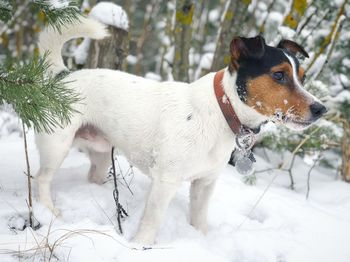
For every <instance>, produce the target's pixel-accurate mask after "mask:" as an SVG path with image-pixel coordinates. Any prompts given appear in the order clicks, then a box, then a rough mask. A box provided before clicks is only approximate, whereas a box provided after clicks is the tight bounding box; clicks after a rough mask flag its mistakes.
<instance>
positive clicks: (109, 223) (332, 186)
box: [0, 132, 350, 262]
mask: <svg viewBox="0 0 350 262" xmlns="http://www.w3.org/2000/svg"><path fill="white" fill-rule="evenodd" d="M28 140H29V154H30V161H31V168H32V173H35V171H36V170H37V169H38V162H39V161H38V154H37V151H36V149H35V145H34V137H33V133H32V132H30V133H29V134H28ZM257 153H258V154H259V155H261V154H260V153H261V152H260V153H259V150H258V152H257ZM258 154H257V155H256V158H257V163H256V168H257V170H262V169H265V168H269V167H272V166H277V165H278V164H279V163H280V162H281V161H283V159H288V158H289V157H290V154H288V153H284V154H278V153H272V152H270V151H268V152H267V156H268V157H269V159H270V160H269V161H266V160H264V159H263V158H261V157H260V156H259V155H258ZM119 160H120V163H121V166H122V167H123V169H124V171H125V169H128V167H129V166H128V164H127V162H126V161H125V159H123V158H122V157H119ZM0 166H1V176H0V199H1V201H0V222H1V223H0V254H1V261H8V262H12V261H18V260H19V257H18V254H19V251H20V255H21V257H22V259H20V260H30V261H40V259H42V260H44V259H43V257H44V256H45V257H46V258H47V257H48V256H49V253H50V252H49V250H48V248H47V245H46V247H45V244H46V243H48V244H49V245H51V246H52V245H53V244H54V243H55V248H54V255H55V257H57V258H58V259H60V261H68V260H69V261H85V262H89V261H93V262H98V261H120V262H123V261H128V262H134V261H143V262H145V261H176V262H178V261H240V262H241V261H298V262H303V261H305V262H309V261H318V262H322V261H324V262H328V261H337V262H348V261H349V259H350V249H349V248H348V243H349V241H350V190H349V185H348V184H346V183H344V182H342V181H340V180H338V179H337V178H336V177H335V175H334V174H333V173H331V172H330V171H329V170H326V169H321V168H315V169H314V171H313V172H312V174H311V191H310V197H309V199H308V200H306V199H305V194H306V179H307V175H306V174H307V171H308V169H309V168H310V166H308V165H306V164H305V163H304V162H303V161H302V160H301V159H300V158H297V159H296V161H295V169H293V173H294V179H295V191H292V190H290V189H288V188H287V187H288V185H289V179H288V175H287V174H286V173H281V172H277V173H276V172H272V171H271V172H267V173H266V172H265V173H258V174H257V184H256V185H254V186H248V185H246V184H244V183H243V182H242V180H243V177H242V176H241V175H239V174H238V173H237V172H236V171H235V169H234V168H233V167H232V166H227V167H226V168H225V170H224V171H223V172H222V174H221V177H220V178H219V180H218V183H217V187H216V189H215V192H214V195H213V199H212V201H211V203H210V211H209V232H208V234H207V235H206V236H205V235H202V234H201V233H200V232H198V231H196V230H195V229H194V228H193V227H192V226H190V225H189V223H188V212H189V210H188V194H189V193H188V189H189V185H188V184H187V183H185V184H184V185H183V187H182V188H181V189H180V191H179V193H178V194H177V195H176V197H175V199H174V200H173V201H172V203H171V204H170V207H169V209H168V211H167V214H166V217H165V221H164V223H163V225H162V227H161V228H160V230H159V234H158V237H157V244H156V245H155V246H153V248H152V249H147V250H143V249H140V247H139V246H137V245H134V244H133V243H131V242H129V239H130V238H131V237H132V236H133V235H134V233H135V231H136V229H137V226H138V223H139V221H140V218H141V215H142V210H143V208H144V205H145V197H146V195H147V189H148V187H149V185H150V181H149V179H148V178H147V177H145V176H143V175H142V174H141V173H140V172H139V171H138V170H135V176H134V177H133V179H131V178H127V179H128V181H131V185H130V186H131V190H132V191H133V193H134V195H131V193H130V192H129V191H128V190H127V189H126V187H124V186H122V184H120V187H119V189H120V197H121V203H122V204H123V206H124V207H125V209H126V210H127V212H128V213H129V217H127V218H126V219H124V221H123V229H124V232H125V235H124V236H121V235H119V234H118V233H117V232H116V230H115V226H116V217H115V216H114V215H115V206H114V203H113V198H112V190H113V183H112V181H108V182H106V183H105V184H104V185H102V186H98V185H95V184H89V183H88V182H87V178H86V173H87V171H88V161H87V158H86V157H85V156H84V155H83V154H81V153H79V152H78V151H77V150H72V151H71V152H70V154H69V156H68V157H67V159H66V160H65V161H64V163H63V165H62V167H61V169H60V170H59V172H58V174H57V175H56V177H55V178H54V182H53V196H54V199H55V202H56V206H57V207H58V208H60V209H61V211H62V217H59V218H54V217H53V216H52V215H51V213H50V212H48V211H47V210H46V209H45V208H44V207H43V206H41V205H40V204H39V203H38V202H37V200H36V199H35V201H34V213H35V216H36V218H37V219H38V220H39V222H40V223H41V225H42V226H41V228H40V229H38V230H36V231H33V230H31V229H29V228H27V229H25V230H24V231H19V230H16V229H12V230H10V229H9V228H8V225H9V224H11V225H14V227H17V228H20V227H21V226H22V225H23V224H25V223H26V221H25V218H26V212H27V207H26V202H25V200H26V198H27V186H26V178H25V176H24V175H23V171H24V170H25V162H24V153H23V142H22V140H21V138H20V137H18V136H16V135H10V136H7V135H6V136H5V135H4V136H2V138H1V139H0ZM272 180H273V183H272V185H271V186H270V188H269V189H268V190H267V191H266V193H265V194H264V191H265V190H266V188H267V187H268V185H269V184H270V182H271V181H272ZM34 192H35V193H36V187H35V186H34ZM262 194H264V197H263V198H262V200H261V201H260V202H259V203H258V205H257V206H256V208H254V209H252V207H253V206H254V205H255V204H256V203H257V200H258V199H259V198H260V197H261V196H262ZM14 217H15V218H14ZM39 247H40V248H41V249H40V250H39ZM11 251H12V252H11ZM16 254H17V255H16ZM54 261H55V260H54Z"/></svg>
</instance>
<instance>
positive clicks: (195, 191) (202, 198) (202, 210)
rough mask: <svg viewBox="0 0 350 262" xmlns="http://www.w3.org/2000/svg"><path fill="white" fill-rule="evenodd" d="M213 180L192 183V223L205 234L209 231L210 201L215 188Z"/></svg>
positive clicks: (200, 180) (202, 179)
mask: <svg viewBox="0 0 350 262" xmlns="http://www.w3.org/2000/svg"><path fill="white" fill-rule="evenodd" d="M215 181H216V180H213V179H205V178H201V179H196V180H194V181H192V183H191V192H190V223H191V225H192V226H194V227H195V228H196V229H197V230H199V231H201V232H203V233H204V234H205V233H207V231H208V224H207V216H208V207H209V199H210V197H211V195H212V193H213V189H214V186H215Z"/></svg>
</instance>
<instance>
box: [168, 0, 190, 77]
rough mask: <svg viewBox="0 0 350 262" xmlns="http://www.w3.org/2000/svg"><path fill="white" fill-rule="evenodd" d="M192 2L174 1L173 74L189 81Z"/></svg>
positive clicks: (184, 0) (187, 0)
mask: <svg viewBox="0 0 350 262" xmlns="http://www.w3.org/2000/svg"><path fill="white" fill-rule="evenodd" d="M193 12H194V4H193V3H192V1H190V0H178V1H177V2H176V25H175V32H174V34H175V53H174V63H173V76H174V80H177V81H184V82H188V81H189V74H188V69H189V50H190V44H191V38H192V28H191V25H192V18H193Z"/></svg>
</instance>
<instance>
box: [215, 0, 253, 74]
mask: <svg viewBox="0 0 350 262" xmlns="http://www.w3.org/2000/svg"><path fill="white" fill-rule="evenodd" d="M250 3H251V0H230V1H229V2H228V3H227V4H226V9H225V15H224V17H223V19H222V20H221V25H220V33H219V37H218V40H217V42H216V48H215V52H214V58H213V62H212V66H211V70H212V71H218V70H220V69H222V68H223V67H225V66H227V65H228V64H229V63H230V61H231V55H230V43H231V40H232V38H233V37H234V36H235V35H244V33H243V29H244V26H243V25H244V24H245V22H243V20H245V19H246V13H247V10H248V6H249V4H250Z"/></svg>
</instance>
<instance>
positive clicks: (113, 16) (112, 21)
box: [89, 2, 129, 31]
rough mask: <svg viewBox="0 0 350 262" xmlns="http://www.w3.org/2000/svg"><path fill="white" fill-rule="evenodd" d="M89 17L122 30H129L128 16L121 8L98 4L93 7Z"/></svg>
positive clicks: (114, 5)
mask: <svg viewBox="0 0 350 262" xmlns="http://www.w3.org/2000/svg"><path fill="white" fill-rule="evenodd" d="M89 16H90V17H92V18H95V19H96V20H98V21H100V22H102V23H104V24H106V25H111V26H114V27H117V28H121V29H124V30H126V31H127V30H128V29H129V19H128V15H127V14H126V12H125V11H124V9H123V8H122V7H120V6H119V5H116V4H113V3H110V2H99V3H98V4H97V5H95V6H94V7H93V8H92V9H91V12H90V13H89Z"/></svg>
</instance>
